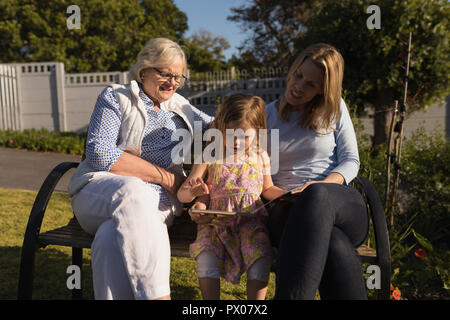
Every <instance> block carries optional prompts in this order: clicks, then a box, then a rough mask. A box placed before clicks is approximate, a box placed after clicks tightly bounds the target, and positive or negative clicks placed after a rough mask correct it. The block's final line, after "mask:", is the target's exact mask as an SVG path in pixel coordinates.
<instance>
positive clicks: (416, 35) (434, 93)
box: [295, 0, 450, 145]
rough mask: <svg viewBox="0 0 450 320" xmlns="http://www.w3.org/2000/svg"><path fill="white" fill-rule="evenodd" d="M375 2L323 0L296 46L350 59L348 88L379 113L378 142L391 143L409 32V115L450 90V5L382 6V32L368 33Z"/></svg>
mask: <svg viewBox="0 0 450 320" xmlns="http://www.w3.org/2000/svg"><path fill="white" fill-rule="evenodd" d="M372 2H373V1H370V0H346V1H331V0H322V1H318V2H316V3H315V4H314V6H313V7H312V11H311V12H312V13H313V14H312V15H311V16H310V17H309V19H308V20H307V21H305V23H304V26H305V28H306V32H305V34H304V36H303V37H301V38H298V39H297V41H296V43H295V47H296V49H297V51H301V50H302V49H303V48H305V47H306V46H308V45H310V44H312V43H316V42H327V43H329V44H331V45H334V46H335V47H336V48H337V49H338V50H339V51H340V52H341V53H342V55H343V57H344V59H345V75H344V88H345V89H346V90H347V92H348V98H349V99H350V100H351V101H352V102H353V103H356V104H359V105H367V106H369V107H373V108H374V111H375V116H374V128H375V135H374V138H373V144H374V145H378V144H381V143H383V142H385V141H386V127H387V125H386V124H387V122H386V120H387V115H388V114H389V112H388V110H389V109H392V107H393V104H394V100H399V102H400V103H402V101H403V91H404V88H403V87H404V81H405V68H406V57H407V49H408V39H409V32H412V33H413V36H412V52H411V64H410V73H409V81H408V97H407V112H408V113H411V112H414V111H416V110H419V109H426V108H427V106H429V105H431V104H433V103H434V102H436V101H439V100H441V99H442V98H444V97H445V96H446V95H448V94H449V93H450V92H449V64H450V61H449V53H450V49H449V48H450V46H449V43H448V42H449V34H450V32H449V29H448V26H449V23H448V22H449V21H448V19H449V18H448V17H449V16H450V6H449V3H448V2H447V1H438V0H425V1H424V0H410V1H402V0H392V1H380V2H379V3H378V5H379V8H380V13H381V28H380V29H371V30H370V29H368V27H367V24H366V21H367V19H368V18H370V14H367V13H366V10H367V8H368V7H369V6H370V5H371V4H372Z"/></svg>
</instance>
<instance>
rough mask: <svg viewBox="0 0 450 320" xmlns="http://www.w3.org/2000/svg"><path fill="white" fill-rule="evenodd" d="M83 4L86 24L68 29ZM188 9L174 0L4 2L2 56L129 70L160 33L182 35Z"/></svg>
mask: <svg viewBox="0 0 450 320" xmlns="http://www.w3.org/2000/svg"><path fill="white" fill-rule="evenodd" d="M70 5H78V6H79V7H80V11H81V21H80V22H81V29H73V30H69V29H68V28H67V25H66V21H67V18H68V17H69V16H70V14H67V12H66V10H67V7H68V6H70ZM186 29H187V18H186V15H185V14H184V13H183V12H181V11H179V10H178V8H177V7H176V6H175V5H174V4H173V2H172V1H171V0H158V1H153V0H143V1H135V0H126V1H123V0H108V1H102V0H77V1H68V0H62V1H61V0H46V1H38V0H26V1H19V0H6V1H2V2H0V46H1V47H2V48H3V49H2V50H1V51H0V62H32V61H61V62H64V65H65V70H66V72H72V73H74V72H105V71H125V70H129V68H130V66H131V65H132V64H133V63H135V59H136V56H137V54H138V52H139V51H140V50H141V49H142V48H143V46H144V45H145V43H146V42H147V41H149V40H150V39H152V38H155V37H168V38H171V39H173V40H177V39H179V38H181V36H182V35H183V33H184V32H185V31H186Z"/></svg>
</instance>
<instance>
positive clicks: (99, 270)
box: [72, 175, 173, 300]
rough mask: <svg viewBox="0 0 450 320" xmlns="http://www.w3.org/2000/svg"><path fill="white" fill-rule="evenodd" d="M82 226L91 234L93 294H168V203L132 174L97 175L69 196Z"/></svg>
mask: <svg viewBox="0 0 450 320" xmlns="http://www.w3.org/2000/svg"><path fill="white" fill-rule="evenodd" d="M72 208H73V210H74V213H75V216H76V217H77V220H78V222H79V223H80V225H81V227H82V228H83V229H84V230H85V231H86V232H88V233H90V234H95V238H94V241H93V243H92V246H91V249H92V272H93V283H94V294H95V299H101V300H105V299H108V300H110V299H155V298H159V297H163V296H167V295H169V294H170V286H169V276H170V243H169V235H168V232H167V228H168V227H169V226H170V224H171V223H172V221H173V213H172V210H171V209H170V208H167V207H159V195H158V193H157V192H156V191H155V190H153V189H152V188H151V187H149V186H148V185H147V184H146V183H144V182H143V181H142V180H141V179H139V178H136V177H126V176H120V175H114V176H107V177H101V178H98V179H96V180H94V181H91V182H89V183H88V184H87V185H86V186H85V187H84V188H83V189H81V191H80V192H79V193H77V194H76V195H75V196H74V197H73V198H72Z"/></svg>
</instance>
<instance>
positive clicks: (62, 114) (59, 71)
mask: <svg viewBox="0 0 450 320" xmlns="http://www.w3.org/2000/svg"><path fill="white" fill-rule="evenodd" d="M54 72H55V84H56V88H55V89H56V101H57V104H58V131H60V132H64V131H67V115H66V94H65V91H64V89H65V75H64V64H63V63H62V62H57V63H56V65H55V71H54Z"/></svg>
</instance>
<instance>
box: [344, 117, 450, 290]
mask: <svg viewBox="0 0 450 320" xmlns="http://www.w3.org/2000/svg"><path fill="white" fill-rule="evenodd" d="M353 121H354V124H355V130H356V132H357V138H358V144H359V145H358V146H359V152H360V161H361V169H360V172H359V174H360V175H362V176H366V177H368V178H369V179H370V180H371V181H372V182H373V183H374V185H375V187H376V188H377V191H378V193H379V195H380V198H381V199H383V195H384V186H385V181H386V155H385V151H386V146H385V145H380V146H377V147H376V148H375V149H373V148H371V147H370V142H369V139H368V137H367V136H363V135H361V128H362V125H361V123H360V122H358V121H357V120H353ZM449 176H450V142H449V141H448V140H447V139H446V138H445V137H444V136H443V134H442V133H440V132H439V131H435V132H434V133H431V134H427V133H426V132H425V130H424V128H419V129H418V130H417V131H416V132H415V133H414V134H413V135H412V136H411V137H410V138H408V139H405V143H404V146H403V148H402V158H401V168H400V187H399V191H398V201H397V207H396V210H395V215H394V227H393V228H391V229H390V230H389V236H390V246H391V260H392V280H391V281H392V283H393V284H394V285H395V287H399V288H400V289H401V290H402V295H403V296H405V297H408V298H410V299H413V298H414V299H417V298H419V299H422V298H440V297H444V296H445V297H449V296H450V282H449V281H450V278H449V277H450V276H449V270H450V251H449V248H450V216H449V215H448V212H449V206H450V183H449ZM370 239H373V234H371V235H370ZM371 241H373V240H371ZM372 243H373V242H372ZM420 248H421V250H424V251H425V252H426V257H423V258H422V257H420V256H419V257H418V256H417V255H416V254H415V252H417V250H418V249H420Z"/></svg>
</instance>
